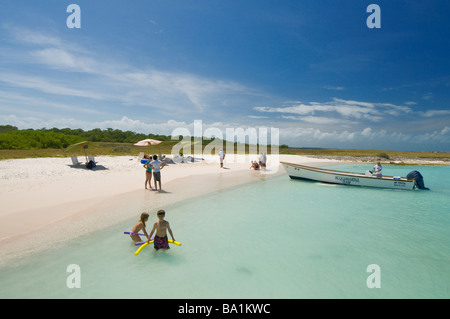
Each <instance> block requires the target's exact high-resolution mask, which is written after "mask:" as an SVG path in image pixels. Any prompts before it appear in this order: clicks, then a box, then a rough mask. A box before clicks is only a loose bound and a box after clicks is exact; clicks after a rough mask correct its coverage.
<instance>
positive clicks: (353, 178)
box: [281, 162, 426, 190]
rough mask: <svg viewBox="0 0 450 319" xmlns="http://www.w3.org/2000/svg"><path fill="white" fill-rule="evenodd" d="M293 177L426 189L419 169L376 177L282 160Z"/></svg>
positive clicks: (370, 185)
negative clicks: (402, 173) (400, 174)
mask: <svg viewBox="0 0 450 319" xmlns="http://www.w3.org/2000/svg"><path fill="white" fill-rule="evenodd" d="M281 164H282V165H283V167H284V169H285V170H286V172H287V174H288V175H289V177H290V178H291V179H301V180H311V181H318V182H323V183H331V184H341V185H354V186H367V187H379V188H392V189H405V190H413V189H414V188H421V189H426V188H425V186H424V183H423V177H422V175H421V174H420V173H419V172H417V171H412V172H411V173H409V174H408V176H407V177H400V176H383V177H376V176H373V175H372V174H370V173H369V172H366V173H351V172H344V171H336V170H332V169H326V168H316V167H311V166H305V165H300V164H293V163H287V162H281Z"/></svg>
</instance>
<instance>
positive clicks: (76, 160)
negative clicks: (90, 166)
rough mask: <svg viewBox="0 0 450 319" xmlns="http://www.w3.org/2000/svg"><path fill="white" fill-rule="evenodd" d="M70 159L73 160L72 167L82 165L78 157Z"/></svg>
mask: <svg viewBox="0 0 450 319" xmlns="http://www.w3.org/2000/svg"><path fill="white" fill-rule="evenodd" d="M70 158H71V159H72V165H81V163H80V162H79V161H78V157H76V156H71V157H70Z"/></svg>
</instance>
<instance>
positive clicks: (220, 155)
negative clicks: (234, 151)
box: [219, 150, 225, 168]
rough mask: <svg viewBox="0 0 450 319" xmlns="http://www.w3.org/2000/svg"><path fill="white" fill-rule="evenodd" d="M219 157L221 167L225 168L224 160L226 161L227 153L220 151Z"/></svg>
mask: <svg viewBox="0 0 450 319" xmlns="http://www.w3.org/2000/svg"><path fill="white" fill-rule="evenodd" d="M219 157H220V167H221V168H222V167H223V160H224V159H225V152H224V151H223V150H220V152H219Z"/></svg>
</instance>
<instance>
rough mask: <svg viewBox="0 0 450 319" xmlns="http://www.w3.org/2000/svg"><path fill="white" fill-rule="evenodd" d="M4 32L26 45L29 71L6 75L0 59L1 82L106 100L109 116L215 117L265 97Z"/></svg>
mask: <svg viewBox="0 0 450 319" xmlns="http://www.w3.org/2000/svg"><path fill="white" fill-rule="evenodd" d="M4 29H6V30H9V31H10V32H11V33H12V34H13V36H14V41H15V42H16V43H20V44H26V45H27V47H26V48H25V49H23V48H21V49H20V55H21V58H20V59H19V60H18V63H24V60H25V58H24V56H26V60H27V62H31V63H32V65H33V73H31V72H30V71H28V70H27V69H26V68H20V71H17V69H15V70H14V71H13V70H9V71H7V70H8V69H9V67H8V65H4V66H2V65H1V64H2V63H1V61H0V66H1V67H2V69H3V70H2V71H3V74H1V77H0V82H3V83H7V84H8V85H9V86H12V87H13V88H16V89H19V88H22V89H28V90H33V91H37V92H40V93H45V94H48V97H47V98H48V99H49V100H50V99H51V98H52V96H55V95H58V96H67V97H71V98H72V97H79V98H87V99H92V100H103V101H109V102H111V103H110V105H109V108H110V109H111V111H112V113H122V114H123V106H132V107H145V108H149V109H151V110H153V111H158V112H170V113H171V114H176V115H179V116H182V115H183V114H184V115H186V114H188V113H191V114H192V111H195V112H197V113H201V114H208V116H214V115H215V114H216V112H214V110H216V109H217V108H219V107H230V106H231V107H238V106H242V105H245V104H248V103H249V101H250V100H251V99H254V98H255V97H259V98H261V96H264V94H263V93H261V92H258V91H257V90H254V89H252V88H248V87H246V86H244V85H242V84H240V83H237V82H234V81H228V80H222V79H215V78H207V77H202V76H199V75H196V74H192V73H187V72H177V71H168V70H158V69H156V68H152V67H145V68H142V67H140V66H139V67H137V66H133V65H129V64H128V63H124V62H123V61H120V60H117V59H116V60H111V59H109V58H108V55H106V56H102V55H101V52H99V51H90V50H89V49H86V48H83V47H80V46H79V45H75V46H74V45H72V44H71V43H67V42H66V41H64V40H63V39H61V38H58V37H56V36H48V35H46V34H44V33H39V32H37V31H34V30H28V29H25V28H14V27H10V26H9V27H4ZM17 50H19V49H17ZM94 52H95V53H94ZM5 70H6V71H5ZM36 70H38V71H40V72H39V76H36V75H34V74H35V73H36ZM26 94H28V92H27V93H26ZM94 103H95V101H91V104H94ZM208 111H209V112H208Z"/></svg>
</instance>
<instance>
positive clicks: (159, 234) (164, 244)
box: [148, 209, 175, 250]
mask: <svg viewBox="0 0 450 319" xmlns="http://www.w3.org/2000/svg"><path fill="white" fill-rule="evenodd" d="M165 215H166V212H165V211H164V210H162V209H161V210H159V211H158V213H157V216H158V221H157V222H156V223H155V224H154V225H153V229H152V231H151V232H150V237H149V238H151V237H152V235H153V233H154V232H156V233H155V238H154V247H155V249H156V250H159V249H169V248H170V247H169V240H168V238H167V230H168V231H169V234H170V236H171V237H172V240H173V241H175V238H174V237H173V233H172V229H170V225H169V222H168V221H167V220H164V217H165ZM148 241H150V239H149V240H148Z"/></svg>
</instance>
